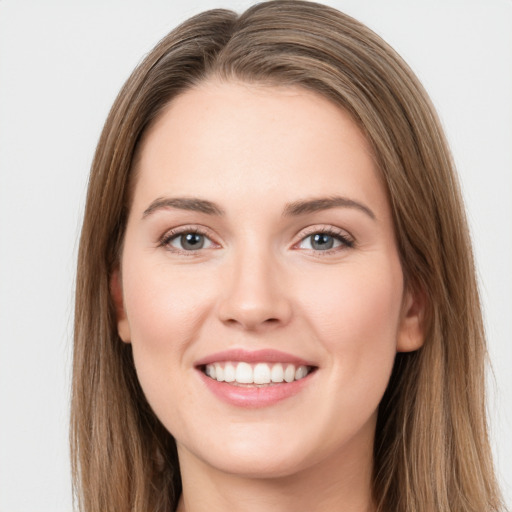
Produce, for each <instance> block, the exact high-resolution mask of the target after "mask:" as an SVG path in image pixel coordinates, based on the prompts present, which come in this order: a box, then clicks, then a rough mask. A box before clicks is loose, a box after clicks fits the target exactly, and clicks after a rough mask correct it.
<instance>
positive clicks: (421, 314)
mask: <svg viewBox="0 0 512 512" xmlns="http://www.w3.org/2000/svg"><path fill="white" fill-rule="evenodd" d="M426 302H427V301H426V295H425V293H424V292H423V291H422V290H409V291H406V292H405V294H404V299H403V302H402V312H401V318H400V326H399V330H398V336H397V345H396V350H397V352H413V351H414V350H418V349H419V348H421V347H422V346H423V343H424V341H425V311H426Z"/></svg>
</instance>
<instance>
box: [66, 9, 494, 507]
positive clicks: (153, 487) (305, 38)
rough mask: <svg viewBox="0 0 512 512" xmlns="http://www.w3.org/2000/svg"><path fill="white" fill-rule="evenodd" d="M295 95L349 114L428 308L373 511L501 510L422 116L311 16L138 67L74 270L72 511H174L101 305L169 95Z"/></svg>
mask: <svg viewBox="0 0 512 512" xmlns="http://www.w3.org/2000/svg"><path fill="white" fill-rule="evenodd" d="M211 79H216V80H225V81H233V80H236V81H241V82H247V83H256V84H264V85H269V86H298V87H302V88H306V89H308V90H311V91H313V92H315V93H317V94H320V95H322V96H324V97H326V98H328V99H329V100H330V101H332V102H333V103H335V104H336V105H338V106H339V107H340V108H343V109H345V110H346V111H347V112H349V113H350V114H351V116H352V118H353V119H354V120H355V122H356V123H357V124H358V125H359V127H360V128H361V130H362V131H363V133H364V134H365V135H366V137H367V139H368V141H369V142H370V143H371V145H372V148H373V151H374V156H375V158H376V161H377V165H378V168H379V169H380V171H381V176H382V180H383V182H384V184H385V187H386V190H387V193H388V197H389V201H390V204H391V209H392V213H393V220H394V225H395V231H396V240H397V245H398V250H399V254H400V257H401V262H402V267H403V271H404V277H405V280H406V283H407V286H408V287H409V288H410V289H412V290H415V291H416V292H417V293H422V294H423V295H424V297H425V300H426V304H427V315H426V318H425V332H426V340H425V343H424V346H423V347H422V348H421V349H420V350H418V351H416V352H412V353H401V354H398V355H397V357H396V362H395V366H394V369H393V374H392V377H391V380H390V383H389V385H388V388H387V390H386V393H385V395H384V398H383V400H382V402H381V405H380V408H379V416H378V424H377V431H376V437H375V446H374V474H373V489H372V491H373V495H374V499H375V503H376V504H377V508H378V511H380V512H384V511H390V510H393V511H396V512H406V511H407V512H427V511H431V510H443V511H444V510H446V511H447V510H450V511H455V512H459V511H460V512H462V511H464V512H469V511H475V512H476V511H478V512H481V511H484V510H485V511H499V510H503V505H502V502H501V499H500V494H499V491H498V487H497V484H496V480H495V477H494V471H493V466H492V459H491V452H490V448H489V442H488V434H487V426H486V411H485V405H484V404H485V402H484V363H485V359H486V348H485V337H484V330H483V324H482V315H481V310H480V303H479V297H478V289H477V283H476V278H475V269H474V262H473V257H472V249H471V243H470V237H469V232H468V228H467V222H466V219H465V213H464V208H463V202H462V198H461V193H460V188H459V185H458V182H457V178H456V175H455V171H454V167H453V163H452V159H451V156H450V152H449V149H448V145H447V143H446V140H445V137H444V135H443V132H442V129H441V126H440V122H439V120H438V118H437V116H436V113H435V110H434V108H433V106H432V104H431V102H430V100H429V98H428V96H427V94H426V93H425V91H424V90H423V88H422V86H421V85H420V83H419V81H418V79H417V78H416V77H415V76H414V74H413V73H412V71H411V70H410V69H409V67H408V66H407V65H406V64H405V63H404V62H403V60H402V59H401V58H400V57H399V56H398V55H397V54H396V53H395V52H394V50H392V49H391V48H390V47H389V46H388V45H387V44H386V43H385V42H384V41H382V39H380V37H378V36H377V35H376V34H375V33H373V32H372V31H371V30H370V29H368V28H367V27H365V26H364V25H362V24H361V23H359V22H357V21H356V20H354V19H352V18H350V17H349V16H347V15H345V14H342V13H340V12H338V11H336V10H335V9H333V8H330V7H326V6H323V5H319V4H315V3H310V2H304V1H296V0H275V1H270V2H265V3H261V4H258V5H255V6H253V7H251V8H249V9H248V10H247V11H246V12H244V13H243V14H242V15H240V16H238V15H237V14H235V13H234V12H231V11H227V10H221V9H219V10H211V11H207V12H205V13H202V14H199V15H197V16H194V17H193V18H191V19H189V20H188V21H186V22H185V23H183V24H182V25H180V26H179V27H178V28H176V29H175V30H174V31H172V32H171V33H170V34H169V35H168V36H166V37H165V38H164V39H162V40H161V41H160V43H159V44H158V45H157V46H156V47H155V48H154V49H153V50H152V51H151V52H150V53H149V55H148V56H147V57H146V58H145V59H144V61H143V62H142V63H141V64H140V65H139V66H138V67H137V68H136V69H135V71H134V72H133V73H132V75H131V76H130V77H129V79H128V80H127V82H126V83H125V85H124V86H123V88H122V90H121V92H120V93H119V95H118V97H117V99H116V101H115V103H114V105H113V107H112V109H111V111H110V113H109V116H108V118H107V121H106V123H105V126H104V129H103V132H102V134H101V137H100V140H99V143H98V147H97V150H96V154H95V157H94V161H93V164H92V169H91V175H90V181H89V188H88V193H87V202H86V209H85V217H84V223H83V228H82V234H81V239H80V248H79V256H78V270H77V284H76V306H75V344H74V355H73V385H72V411H71V451H72V468H73V475H74V486H75V487H74V490H75V494H76V498H77V501H78V504H79V508H80V510H82V511H83V512H92V511H98V510H101V511H103V512H110V511H112V512H114V511H119V510H132V511H140V512H142V511H149V510H151V511H169V510H174V509H175V507H176V505H177V501H178V498H179V495H180V492H181V481H180V475H179V465H178V458H177V453H176V446H175V442H174V440H173V438H172V436H171V434H170V433H168V432H167V431H166V429H165V428H164V427H163V426H162V424H161V423H160V421H159V420H158V419H157V418H156V416H155V415H154V413H153V412H152V410H151V408H150V407H149V405H148V403H147V401H146V399H145V397H144V394H143V392H142V390H141V388H140V385H139V383H138V380H137V376H136V373H135V368H134V364H133V358H132V352H131V346H130V345H129V344H125V343H122V342H121V341H120V340H119V336H118V333H117V329H116V314H115V308H114V305H113V303H112V299H111V293H110V278H111V276H112V273H113V271H114V270H115V269H116V268H117V267H118V265H119V257H120V253H121V250H122V242H123V237H124V231H125V227H126V222H127V216H128V212H129V208H130V203H131V197H132V195H133V187H134V186H135V183H136V171H135V168H136V166H135V165H134V163H136V159H137V148H138V147H139V145H140V143H141V140H142V138H143V136H144V134H145V133H146V131H147V129H148V128H149V127H150V126H151V124H152V123H153V122H154V121H155V120H156V119H157V118H158V117H159V115H160V114H161V112H162V111H163V109H164V108H165V107H166V106H167V105H168V104H169V102H170V101H172V100H173V99H174V98H176V97H177V96H178V95H179V94H181V93H183V92H185V91H187V90H189V89H190V88H193V87H194V86H195V85H197V84H199V83H202V82H204V81H206V80H211Z"/></svg>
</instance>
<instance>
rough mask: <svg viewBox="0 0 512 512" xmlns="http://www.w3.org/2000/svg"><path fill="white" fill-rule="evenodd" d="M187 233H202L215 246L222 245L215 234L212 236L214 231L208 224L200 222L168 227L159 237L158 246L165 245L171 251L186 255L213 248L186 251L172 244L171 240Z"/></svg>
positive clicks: (195, 254)
mask: <svg viewBox="0 0 512 512" xmlns="http://www.w3.org/2000/svg"><path fill="white" fill-rule="evenodd" d="M187 233H196V234H198V235H202V236H204V237H206V238H208V240H210V242H211V243H212V245H213V246H214V247H213V248H218V247H220V244H219V243H218V242H216V241H215V240H214V238H215V236H212V231H211V230H210V229H209V228H207V227H206V226H202V225H200V224H186V225H183V226H178V227H175V228H171V229H168V230H167V231H165V233H164V234H163V235H162V236H161V237H160V238H159V239H158V247H163V248H164V249H167V250H168V251H169V252H173V253H177V254H183V255H185V256H198V255H199V253H200V252H201V251H203V250H208V249H211V247H207V248H202V249H197V250H196V251H185V250H181V249H177V248H176V247H172V248H171V246H170V242H171V240H173V239H175V238H177V237H178V236H180V235H184V234H187Z"/></svg>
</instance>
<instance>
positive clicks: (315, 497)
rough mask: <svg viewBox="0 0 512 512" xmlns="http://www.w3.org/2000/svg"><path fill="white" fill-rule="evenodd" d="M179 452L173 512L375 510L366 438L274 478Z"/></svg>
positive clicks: (371, 456)
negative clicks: (237, 471) (177, 492)
mask: <svg viewBox="0 0 512 512" xmlns="http://www.w3.org/2000/svg"><path fill="white" fill-rule="evenodd" d="M356 444H358V443H356ZM354 448H355V449H354ZM178 451H179V453H180V466H181V474H182V482H183V493H182V496H181V499H180V502H179V505H178V509H177V512H225V511H226V510H230V511H232V512H261V510H265V512H289V511H290V510H308V512H333V511H338V512H339V511H340V510H342V511H343V512H372V511H374V510H375V506H374V504H373V501H372V493H371V473H372V461H373V454H372V452H373V444H372V443H368V442H367V440H366V442H365V443H364V444H362V445H359V446H354V445H352V446H351V447H350V448H346V449H344V450H341V451H340V452H338V453H333V454H331V455H330V456H329V457H328V458H326V459H324V460H321V461H318V462H317V463H316V464H315V465H313V466H310V467H308V468H307V469H303V470H302V471H298V472H295V473H293V474H292V475H286V476H277V477H257V478H255V477H252V476H251V477H249V476H244V475H239V474H233V473H227V472H223V471H219V470H218V469H217V468H213V467H212V466H211V465H208V464H207V463H205V462H204V461H202V460H200V459H198V458H196V457H194V456H193V455H192V454H190V452H187V451H186V449H184V448H183V447H178Z"/></svg>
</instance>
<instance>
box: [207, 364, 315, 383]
mask: <svg viewBox="0 0 512 512" xmlns="http://www.w3.org/2000/svg"><path fill="white" fill-rule="evenodd" d="M199 369H200V370H201V371H202V372H203V373H204V374H205V375H207V376H208V377H209V378H210V379H212V380H215V381H217V382H226V383H228V384H232V385H233V386H243V387H246V386H250V387H264V386H275V385H282V384H287V383H291V382H294V381H297V380H301V379H303V378H305V377H307V376H308V375H309V374H311V373H312V372H314V371H315V370H316V367H315V366H305V365H295V364H292V363H271V364H268V363H254V364H250V363H247V362H243V361H239V362H230V361H226V362H222V363H220V362H219V363H210V364H206V365H202V366H200V367H199Z"/></svg>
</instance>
